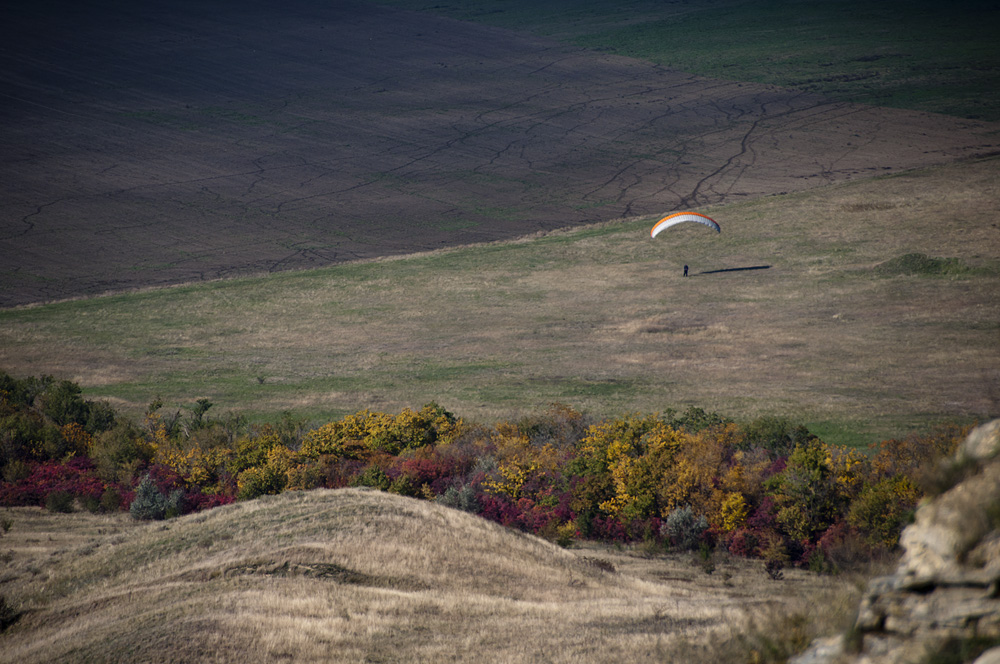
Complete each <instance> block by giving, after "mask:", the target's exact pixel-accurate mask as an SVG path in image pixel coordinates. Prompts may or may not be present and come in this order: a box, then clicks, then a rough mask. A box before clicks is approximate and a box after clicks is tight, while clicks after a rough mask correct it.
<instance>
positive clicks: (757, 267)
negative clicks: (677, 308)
mask: <svg viewBox="0 0 1000 664" xmlns="http://www.w3.org/2000/svg"><path fill="white" fill-rule="evenodd" d="M770 269H771V266H770V265H751V266H750V267H727V268H723V269H721V270H705V271H704V272H697V273H695V274H693V275H691V276H694V277H700V276H701V275H703V274H721V273H723V272H748V271H750V270H770Z"/></svg>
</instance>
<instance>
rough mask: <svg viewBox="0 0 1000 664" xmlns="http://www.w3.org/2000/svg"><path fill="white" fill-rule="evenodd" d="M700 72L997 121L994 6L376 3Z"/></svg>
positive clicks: (838, 1)
mask: <svg viewBox="0 0 1000 664" xmlns="http://www.w3.org/2000/svg"><path fill="white" fill-rule="evenodd" d="M383 4H390V5H393V6H397V7H405V8H408V9H417V10H425V11H433V12H437V13H442V14H445V15H447V16H451V17H453V18H458V19H461V20H470V21H477V22H484V23H489V24H491V25H497V26H501V27H505V28H509V29H514V30H525V31H532V32H535V33H538V34H544V35H549V36H553V37H557V38H559V39H563V40H565V41H569V42H572V43H574V44H577V45H581V46H586V47H588V48H594V49H597V50H601V51H606V52H612V53H617V54H620V55H626V56H629V57H637V58H643V59H648V60H652V61H654V62H656V63H659V64H662V65H665V66H668V67H671V68H675V69H681V70H683V71H689V72H694V73H697V74H702V75H704V76H711V77H714V78H722V79H727V80H737V81H755V82H759V83H771V84H775V85H781V86H787V87H792V88H795V89H798V90H802V91H808V92H819V93H821V94H824V95H827V96H830V97H833V98H836V99H841V100H845V101H852V102H860V103H865V104H874V105H877V106H890V107H895V108H907V109H914V110H922V111H930V112H935V113H946V114H950V115H957V116H960V117H970V118H981V119H984V120H1000V49H997V48H996V25H997V24H998V22H1000V9H998V8H997V6H996V3H992V2H983V1H981V0H964V1H961V2H955V3H941V2H933V1H931V0H921V1H919V2H912V1H909V0H893V1H890V2H879V3H871V2H864V1H863V0H833V1H831V2H811V1H809V0H766V1H765V2H746V0H705V1H699V2H693V3H692V2H658V1H657V2H654V1H652V0H625V1H623V2H596V1H584V2H578V1H575V0H549V1H546V2H529V1H528V0H513V1H511V0H448V1H447V2H439V1H438V0H433V1H431V0H385V1H384V2H383Z"/></svg>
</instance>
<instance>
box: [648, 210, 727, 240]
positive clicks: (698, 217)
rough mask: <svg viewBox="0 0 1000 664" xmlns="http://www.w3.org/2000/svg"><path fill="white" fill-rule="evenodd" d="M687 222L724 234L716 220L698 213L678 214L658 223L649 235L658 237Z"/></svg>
mask: <svg viewBox="0 0 1000 664" xmlns="http://www.w3.org/2000/svg"><path fill="white" fill-rule="evenodd" d="M687 221H693V222H695V223H697V224H704V225H705V226H708V227H709V228H714V229H715V232H716V233H721V232H722V229H721V228H719V224H717V223H715V220H714V219H712V218H711V217H706V216H705V215H703V214H699V213H697V212H676V213H674V214H671V215H668V216H666V217H664V218H663V219H660V220H659V221H658V222H656V225H655V226H653V230H651V231H649V235H650V237H656V235H657V234H658V233H659V232H660V231H662V230H664V229H666V228H670V227H671V226H676V225H677V224H683V223H685V222H687Z"/></svg>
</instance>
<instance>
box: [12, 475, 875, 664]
mask: <svg viewBox="0 0 1000 664" xmlns="http://www.w3.org/2000/svg"><path fill="white" fill-rule="evenodd" d="M0 518H2V519H4V520H5V521H6V522H7V523H8V524H9V526H10V529H9V531H8V532H7V533H6V534H4V535H2V536H0V555H2V556H3V558H4V568H3V572H2V577H0V593H2V594H3V595H4V596H5V597H6V599H7V602H8V605H9V606H10V607H13V610H14V611H15V612H18V613H20V618H19V620H18V621H17V622H16V623H15V624H13V626H11V627H10V628H8V629H7V630H6V631H4V632H3V633H0V660H2V661H4V662H19V663H21V664H29V663H32V662H46V663H50V662H79V661H88V662H121V661H134V662H139V661H142V662H179V661H185V662H191V661H198V662H241V663H242V662H248V661H254V662H277V661H292V662H327V661H342V662H397V661H407V662H468V661H480V662H532V663H534V662H607V661H621V662H652V661H686V662H692V663H697V662H701V661H704V662H709V661H713V662H714V661H720V657H722V658H723V660H721V661H734V657H736V656H737V654H738V656H739V657H740V658H742V659H747V658H748V657H750V656H751V653H752V651H753V650H754V649H755V648H762V647H764V646H763V645H761V644H772V645H773V643H776V642H778V641H779V640H780V639H781V638H786V639H788V638H791V639H792V640H796V639H797V640H798V641H803V640H805V639H807V638H809V636H810V635H813V634H820V633H826V632H829V631H830V630H836V629H840V628H842V627H843V626H844V625H843V623H842V622H841V621H843V620H845V619H848V618H849V612H848V610H847V608H846V607H848V606H850V605H851V604H852V600H854V599H856V595H857V592H858V591H857V587H856V583H855V580H854V579H853V578H850V577H849V576H848V575H841V576H838V577H820V576H816V575H812V574H809V573H806V572H801V571H797V570H786V575H785V578H784V580H780V581H774V580H772V579H771V578H770V577H769V576H768V575H767V574H766V573H765V572H764V569H763V563H762V562H760V561H747V560H734V559H728V558H722V557H719V558H717V559H716V560H715V569H714V571H713V572H711V573H706V571H705V567H704V566H703V565H700V564H696V563H695V562H692V559H691V558H689V557H688V556H687V555H679V554H678V555H668V556H665V555H662V554H661V555H656V556H651V555H648V554H645V553H643V552H642V551H641V550H636V549H614V548H606V547H604V548H598V547H594V546H592V545H588V546H585V547H582V548H576V547H574V548H570V549H560V548H559V547H557V546H555V545H553V544H550V543H548V542H545V541H543V540H540V539H537V538H535V537H531V536H527V535H524V534H521V533H517V532H513V531H509V530H506V529H504V528H502V527H500V526H497V525H496V524H493V523H490V522H487V521H485V520H482V519H479V518H478V517H474V516H471V515H469V514H466V513H464V512H460V511H457V510H452V509H450V508H445V507H442V506H439V505H437V504H434V503H428V502H425V501H417V500H414V499H409V498H403V497H400V496H395V495H390V494H385V493H379V492H374V491H364V490H356V489H351V490H339V491H326V490H322V491H319V490H318V491H310V492H305V493H300V492H292V493H286V494H283V495H281V496H275V497H269V498H263V499H258V500H254V501H250V502H244V503H239V504H234V505H230V506H227V507H222V508H217V509H214V510H211V511H209V512H206V513H200V514H192V515H189V516H185V517H180V518H178V519H174V520H170V521H166V522H153V523H148V522H147V523H139V522H135V521H132V520H131V519H129V518H128V517H127V516H124V515H120V516H114V517H111V516H98V515H89V514H71V515H65V514H63V515H56V514H51V513H47V512H44V511H42V510H39V509H31V508H17V509H7V510H4V511H2V512H0ZM818 606H823V607H824V609H823V610H817V607H818ZM806 615H808V616H809V618H805V616H806ZM781 616H785V618H781ZM788 616H797V617H791V618H789V617H788ZM754 626H756V627H754ZM744 631H745V633H746V634H748V635H749V637H748V640H747V641H746V642H744V643H742V644H740V643H737V641H736V639H735V636H736V634H738V633H741V632H744ZM747 661H749V659H747Z"/></svg>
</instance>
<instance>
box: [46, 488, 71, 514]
mask: <svg viewBox="0 0 1000 664" xmlns="http://www.w3.org/2000/svg"><path fill="white" fill-rule="evenodd" d="M45 509H47V510H48V511H50V512H60V513H64V514H68V513H69V512H72V511H73V494H71V493H70V492H69V491H51V492H49V494H48V495H47V496H45Z"/></svg>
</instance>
